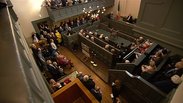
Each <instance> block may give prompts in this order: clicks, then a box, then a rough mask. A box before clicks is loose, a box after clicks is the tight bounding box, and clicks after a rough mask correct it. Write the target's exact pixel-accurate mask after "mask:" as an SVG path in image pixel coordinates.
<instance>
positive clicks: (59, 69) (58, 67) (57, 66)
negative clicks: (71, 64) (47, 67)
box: [53, 62, 65, 76]
mask: <svg viewBox="0 0 183 103" xmlns="http://www.w3.org/2000/svg"><path fill="white" fill-rule="evenodd" d="M53 66H54V67H55V68H56V69H57V70H58V71H59V72H60V74H61V75H62V76H63V75H65V73H64V70H63V68H61V67H60V66H59V65H58V64H57V62H53Z"/></svg>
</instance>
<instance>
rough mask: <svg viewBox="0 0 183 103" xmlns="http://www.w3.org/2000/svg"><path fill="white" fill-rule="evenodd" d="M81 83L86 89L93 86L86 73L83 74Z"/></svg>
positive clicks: (93, 83)
mask: <svg viewBox="0 0 183 103" xmlns="http://www.w3.org/2000/svg"><path fill="white" fill-rule="evenodd" d="M83 84H84V85H85V86H86V88H87V89H88V90H91V89H93V88H95V82H94V81H93V79H92V78H90V77H89V76H88V75H85V76H84V77H83Z"/></svg>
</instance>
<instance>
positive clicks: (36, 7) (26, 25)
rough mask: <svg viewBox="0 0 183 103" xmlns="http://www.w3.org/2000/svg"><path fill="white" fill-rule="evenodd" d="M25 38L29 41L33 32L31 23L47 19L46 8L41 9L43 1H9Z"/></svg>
mask: <svg viewBox="0 0 183 103" xmlns="http://www.w3.org/2000/svg"><path fill="white" fill-rule="evenodd" d="M11 2H12V4H13V9H14V10H15V12H16V14H17V16H18V18H19V23H20V25H21V27H22V31H23V33H24V35H25V38H26V39H27V40H28V41H30V37H31V33H32V32H34V31H35V30H34V28H33V26H32V23H31V21H34V20H38V19H42V18H45V17H48V14H47V11H46V8H44V7H41V4H42V2H43V0H11Z"/></svg>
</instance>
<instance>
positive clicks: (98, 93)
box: [91, 86, 102, 102]
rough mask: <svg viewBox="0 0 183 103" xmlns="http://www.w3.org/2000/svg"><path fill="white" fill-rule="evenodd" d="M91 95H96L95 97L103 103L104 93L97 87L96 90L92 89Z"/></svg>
mask: <svg viewBox="0 0 183 103" xmlns="http://www.w3.org/2000/svg"><path fill="white" fill-rule="evenodd" d="M91 93H92V94H93V95H94V97H95V98H96V99H97V100H98V101H99V102H101V101H102V92H101V90H100V88H99V87H98V86H95V88H93V89H91Z"/></svg>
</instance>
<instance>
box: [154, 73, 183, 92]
mask: <svg viewBox="0 0 183 103" xmlns="http://www.w3.org/2000/svg"><path fill="white" fill-rule="evenodd" d="M181 82H182V79H181V77H180V76H178V75H173V76H171V78H170V79H166V80H161V81H157V82H155V83H153V84H154V85H155V86H156V87H158V88H159V89H160V90H162V91H163V92H165V93H169V92H170V91H171V90H172V89H173V88H176V87H177V86H178V85H179V84H180V83H181Z"/></svg>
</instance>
